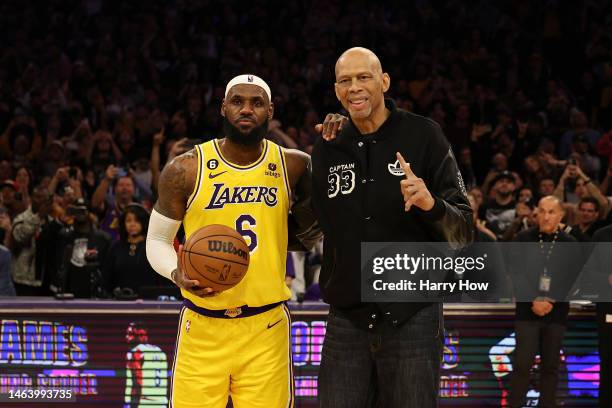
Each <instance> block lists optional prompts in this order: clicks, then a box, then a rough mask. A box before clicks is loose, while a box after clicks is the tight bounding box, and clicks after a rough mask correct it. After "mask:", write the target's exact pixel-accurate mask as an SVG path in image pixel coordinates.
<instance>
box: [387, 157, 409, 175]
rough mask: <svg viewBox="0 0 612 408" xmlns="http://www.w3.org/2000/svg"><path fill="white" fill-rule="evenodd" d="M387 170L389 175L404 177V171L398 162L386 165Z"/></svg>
mask: <svg viewBox="0 0 612 408" xmlns="http://www.w3.org/2000/svg"><path fill="white" fill-rule="evenodd" d="M387 169H389V173H391V174H393V175H394V176H405V175H406V173H405V172H404V169H402V165H401V164H400V162H399V160H396V161H395V163H389V164H387Z"/></svg>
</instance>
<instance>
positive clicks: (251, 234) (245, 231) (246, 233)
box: [236, 214, 257, 252]
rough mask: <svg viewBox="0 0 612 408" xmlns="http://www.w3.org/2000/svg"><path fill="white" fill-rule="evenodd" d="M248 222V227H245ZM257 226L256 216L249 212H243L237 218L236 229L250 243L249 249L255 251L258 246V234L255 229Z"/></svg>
mask: <svg viewBox="0 0 612 408" xmlns="http://www.w3.org/2000/svg"><path fill="white" fill-rule="evenodd" d="M245 224H246V227H245ZM256 226H257V221H255V218H253V216H251V215H249V214H242V215H241V216H240V217H238V218H237V219H236V231H238V233H239V234H240V235H242V237H243V238H244V240H245V241H246V242H247V243H248V244H249V251H250V252H253V251H255V248H257V234H255V231H253V229H254V228H255V227H256Z"/></svg>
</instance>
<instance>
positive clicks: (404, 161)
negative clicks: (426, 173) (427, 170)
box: [396, 152, 416, 178]
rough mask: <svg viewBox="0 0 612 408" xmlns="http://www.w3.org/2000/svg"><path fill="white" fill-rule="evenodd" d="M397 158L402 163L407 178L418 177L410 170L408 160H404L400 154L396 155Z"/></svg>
mask: <svg viewBox="0 0 612 408" xmlns="http://www.w3.org/2000/svg"><path fill="white" fill-rule="evenodd" d="M396 157H397V160H398V161H399V163H400V166H402V170H404V174H405V175H406V178H408V177H416V176H415V174H414V173H413V172H412V169H411V168H410V164H408V163H406V160H404V156H402V154H401V153H400V152H397V153H396Z"/></svg>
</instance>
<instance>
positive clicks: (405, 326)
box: [312, 48, 473, 408]
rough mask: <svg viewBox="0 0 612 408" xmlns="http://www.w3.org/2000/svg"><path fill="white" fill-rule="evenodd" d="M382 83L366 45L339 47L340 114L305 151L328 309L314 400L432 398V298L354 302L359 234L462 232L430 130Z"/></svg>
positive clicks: (430, 402)
mask: <svg viewBox="0 0 612 408" xmlns="http://www.w3.org/2000/svg"><path fill="white" fill-rule="evenodd" d="M389 85H390V78H389V75H388V74H386V73H384V72H383V71H382V67H381V64H380V61H379V60H378V58H377V57H376V55H375V54H374V53H373V52H371V51H370V50H367V49H364V48H352V49H349V50H347V51H346V52H344V53H343V54H342V56H341V57H340V58H339V59H338V62H337V63H336V84H335V90H336V95H337V97H338V99H339V101H340V102H341V103H342V105H343V106H344V108H345V109H346V110H347V111H348V113H349V116H350V121H349V122H347V123H346V125H345V126H344V128H343V129H342V130H341V132H340V133H339V134H338V137H337V138H336V139H335V140H333V141H329V142H328V141H324V140H320V141H318V143H317V144H316V145H315V147H314V151H313V154H312V163H313V184H314V185H313V206H314V209H315V212H316V214H317V216H318V218H319V222H320V224H321V227H322V229H323V231H324V233H325V241H324V262H323V265H322V271H321V278H320V284H321V288H322V290H323V294H324V300H325V301H326V302H328V303H329V304H330V306H331V307H330V314H329V318H328V326H327V335H326V338H325V343H324V345H323V359H322V363H321V371H320V376H319V400H320V403H321V407H325V408H327V407H333V408H339V407H347V408H353V407H365V406H374V405H376V406H384V407H408V408H410V407H415V408H416V407H418V408H428V407H435V406H437V403H436V401H437V394H438V387H439V366H440V359H441V356H442V346H443V339H444V327H443V322H442V305H441V304H430V303H363V302H362V301H361V291H360V283H361V282H360V257H359V253H360V243H361V242H373V241H379V242H392V241H395V242H402V241H403V242H432V241H438V242H439V241H445V242H454V243H458V244H467V243H469V242H470V241H471V240H472V235H473V226H472V220H471V214H472V213H471V208H470V205H469V202H468V200H467V197H466V194H465V188H464V186H463V181H462V179H461V174H460V173H459V170H458V166H457V163H456V161H455V158H454V156H453V154H452V151H451V149H450V146H449V143H448V141H447V140H446V138H445V137H444V135H443V134H442V130H441V129H440V127H439V126H438V125H437V124H436V123H435V122H434V121H432V120H430V119H427V118H424V117H421V116H418V115H414V114H411V113H409V112H406V111H403V110H400V109H398V108H397V107H396V106H395V104H394V102H393V101H392V100H390V99H385V98H384V92H386V91H387V90H388V89H389ZM404 158H405V160H404ZM408 163H409V164H408Z"/></svg>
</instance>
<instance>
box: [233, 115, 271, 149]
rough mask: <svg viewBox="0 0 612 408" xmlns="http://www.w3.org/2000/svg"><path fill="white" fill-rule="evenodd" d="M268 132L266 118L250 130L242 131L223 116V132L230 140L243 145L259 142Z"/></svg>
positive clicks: (252, 144)
mask: <svg viewBox="0 0 612 408" xmlns="http://www.w3.org/2000/svg"><path fill="white" fill-rule="evenodd" d="M267 133H268V119H266V121H265V122H264V123H262V124H261V125H260V126H257V127H254V128H253V129H252V130H251V131H250V132H248V133H243V132H241V131H240V129H238V128H237V127H236V126H234V125H232V124H231V123H230V121H229V120H227V118H226V117H223V134H224V135H225V136H226V137H227V138H228V139H229V140H231V141H232V142H234V143H237V144H240V145H243V146H254V145H256V144H258V143H259V142H261V141H262V140H263V138H264V137H265V136H266V134H267Z"/></svg>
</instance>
